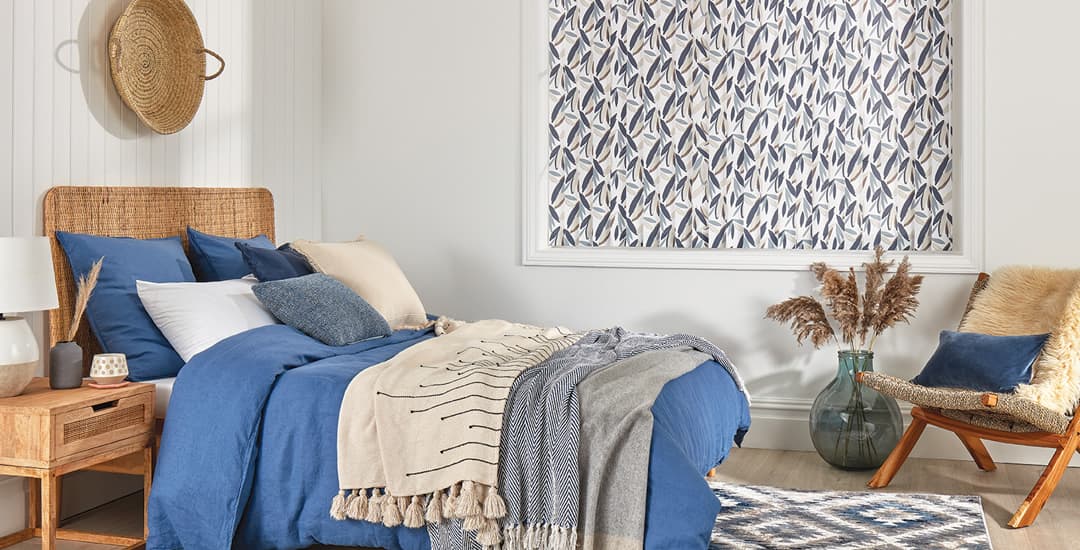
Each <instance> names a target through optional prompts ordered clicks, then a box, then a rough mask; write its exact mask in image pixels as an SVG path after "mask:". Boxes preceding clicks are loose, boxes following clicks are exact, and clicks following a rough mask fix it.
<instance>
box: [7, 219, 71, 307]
mask: <svg viewBox="0 0 1080 550" xmlns="http://www.w3.org/2000/svg"><path fill="white" fill-rule="evenodd" d="M57 307H59V302H58V301H57V299H56V279H55V275H54V274H53V262H52V250H51V249H50V247H49V238H48V237H0V313H4V314H7V313H20V312H25V311H45V310H49V309H56V308H57Z"/></svg>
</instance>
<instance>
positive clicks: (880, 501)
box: [709, 482, 990, 550]
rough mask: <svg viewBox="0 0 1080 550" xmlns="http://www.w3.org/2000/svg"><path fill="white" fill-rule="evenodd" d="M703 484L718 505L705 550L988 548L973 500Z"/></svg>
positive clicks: (976, 502)
mask: <svg viewBox="0 0 1080 550" xmlns="http://www.w3.org/2000/svg"><path fill="white" fill-rule="evenodd" d="M709 485H710V486H711V487H712V490H713V493H715V494H716V498H718V499H720V514H719V515H718V516H717V517H716V526H715V527H713V533H712V544H710V545H709V548H710V550H712V549H718V548H740V549H741V548H755V549H774V548H775V549H781V548H783V549H788V548H791V549H794V548H799V549H803V548H828V549H830V550H851V549H863V548H889V549H892V548H896V549H916V548H918V549H923V548H941V549H946V548H947V549H965V550H975V549H978V550H989V549H990V535H989V533H987V531H986V520H985V519H984V518H983V513H982V502H981V500H980V499H979V497H976V496H954V495H929V494H896V493H877V492H840V491H793V490H786V489H777V488H774V487H763V486H754V485H733V484H730V483H720V482H710V483H709Z"/></svg>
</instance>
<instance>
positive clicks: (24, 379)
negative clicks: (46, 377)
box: [0, 361, 37, 397]
mask: <svg viewBox="0 0 1080 550" xmlns="http://www.w3.org/2000/svg"><path fill="white" fill-rule="evenodd" d="M36 370H37V361H31V362H29V363H18V364H14V365H0V397H13V396H16V395H19V394H20V393H22V392H23V390H25V389H26V386H28V385H30V381H31V380H33V379H34V371H36Z"/></svg>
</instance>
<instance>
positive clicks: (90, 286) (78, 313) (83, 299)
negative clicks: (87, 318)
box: [67, 256, 105, 342]
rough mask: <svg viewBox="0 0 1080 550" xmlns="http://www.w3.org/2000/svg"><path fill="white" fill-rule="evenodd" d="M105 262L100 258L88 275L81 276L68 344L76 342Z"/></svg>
mask: <svg viewBox="0 0 1080 550" xmlns="http://www.w3.org/2000/svg"><path fill="white" fill-rule="evenodd" d="M104 262H105V257H104V256H102V257H101V258H98V261H96V262H94V265H92V266H90V271H89V272H88V273H85V274H83V275H81V276H79V282H78V283H77V285H76V286H77V288H78V292H77V294H76V295H75V313H74V314H73V315H72V316H71V326H69V327H68V333H67V341H68V342H73V341H75V334H76V333H77V332H79V323H80V322H82V316H83V313H85V312H86V304H88V303H89V302H90V295H91V294H93V293H94V287H96V286H97V282H98V275H101V264H102V263H104Z"/></svg>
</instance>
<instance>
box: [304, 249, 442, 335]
mask: <svg viewBox="0 0 1080 550" xmlns="http://www.w3.org/2000/svg"><path fill="white" fill-rule="evenodd" d="M291 245H292V247H293V248H294V249H296V250H297V251H299V252H300V253H301V254H303V255H304V256H306V257H307V259H308V262H310V263H311V267H313V268H315V269H316V270H317V271H319V272H320V273H325V274H327V275H329V276H331V277H333V278H335V279H337V280H339V281H341V282H342V283H344V284H345V286H347V287H349V288H351V289H352V290H353V292H356V293H357V294H359V295H360V297H362V298H363V299H364V300H366V301H367V302H368V303H369V304H371V306H372V307H374V308H375V309H376V310H377V311H378V312H379V313H380V314H382V316H383V317H384V318H385V319H386V322H387V323H388V324H389V325H390V328H392V329H394V330H397V329H402V328H422V327H425V326H427V325H429V324H430V323H429V322H428V320H427V314H426V313H425V312H424V304H422V303H421V302H420V297H419V296H417V295H416V291H415V290H413V287H412V285H411V284H409V280H408V279H407V278H405V274H404V273H402V271H401V268H400V267H398V264H397V262H396V261H394V257H393V256H391V255H390V253H389V252H387V251H386V249H384V248H383V247H381V246H379V245H378V244H376V243H374V242H372V241H369V240H359V241H352V242H344V243H317V242H312V241H304V240H300V241H293V242H292V243H291Z"/></svg>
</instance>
